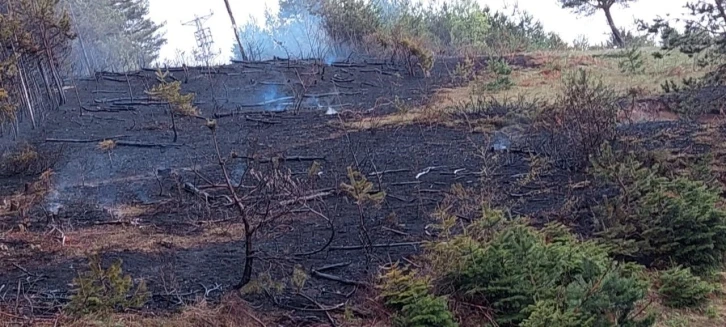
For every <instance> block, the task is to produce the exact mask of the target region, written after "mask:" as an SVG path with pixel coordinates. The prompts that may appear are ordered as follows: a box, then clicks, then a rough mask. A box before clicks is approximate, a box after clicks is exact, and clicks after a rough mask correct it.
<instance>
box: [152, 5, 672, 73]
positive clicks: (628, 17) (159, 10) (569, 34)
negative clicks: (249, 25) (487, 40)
mask: <svg viewBox="0 0 726 327" xmlns="http://www.w3.org/2000/svg"><path fill="white" fill-rule="evenodd" d="M424 1H426V0H424ZM477 1H478V2H479V3H480V4H482V5H487V6H489V7H491V8H492V9H501V8H505V7H506V6H507V5H509V6H511V5H513V4H515V3H519V7H520V8H521V9H524V10H526V11H528V12H530V13H531V14H532V15H534V17H535V18H537V19H539V20H540V21H541V22H542V24H543V25H544V27H545V29H547V30H548V31H554V32H556V33H558V34H559V35H560V36H561V37H562V38H563V39H564V40H565V41H567V42H571V41H572V40H573V39H575V38H576V37H577V36H578V35H580V34H584V35H587V36H588V37H589V39H590V41H591V43H600V42H602V41H604V40H605V39H606V38H607V37H608V32H609V28H608V26H607V23H606V21H605V17H604V15H603V14H601V13H598V14H597V15H595V16H592V17H577V16H576V15H574V14H572V13H570V12H569V11H567V10H563V9H561V8H560V7H559V6H558V4H557V0H477ZM229 2H230V5H231V7H232V11H233V13H234V15H235V18H236V20H237V24H238V26H242V25H243V24H244V22H245V21H246V20H247V19H248V17H249V16H250V15H253V16H256V17H259V19H260V20H262V17H263V13H264V10H265V8H266V7H269V8H270V9H272V10H277V0H229ZM684 3H685V0H638V1H637V2H636V3H633V4H632V5H631V6H630V8H627V9H623V8H616V9H614V10H613V16H614V18H615V22H616V24H618V26H620V27H621V28H622V27H631V26H633V21H634V19H635V18H636V17H637V18H641V19H650V18H654V17H656V16H657V15H661V16H664V15H666V14H671V15H672V16H680V15H681V14H682V13H683V12H684V10H683V5H684ZM150 4H151V6H150V7H151V8H150V11H151V18H152V19H153V20H155V21H157V22H164V21H165V22H166V37H167V39H168V44H167V45H166V46H164V48H162V51H161V57H162V60H163V58H167V59H172V58H174V57H175V54H176V51H177V49H178V50H184V51H186V52H187V53H189V54H190V53H191V50H192V49H193V48H194V46H195V41H194V31H195V28H194V27H191V26H183V25H182V22H186V21H189V20H191V19H193V18H194V16H195V15H198V16H204V15H206V14H209V13H210V11H211V12H213V13H214V14H213V16H212V17H211V18H210V19H209V20H208V21H207V22H206V26H207V27H209V29H210V30H211V33H212V36H213V39H214V42H215V48H217V49H218V50H220V51H221V55H220V56H219V58H218V59H220V60H225V61H226V60H227V59H229V57H230V56H231V49H232V45H233V44H234V42H235V41H234V34H233V32H232V27H231V24H230V20H229V16H228V15H227V10H226V8H225V6H224V0H150Z"/></svg>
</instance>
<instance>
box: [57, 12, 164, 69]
mask: <svg viewBox="0 0 726 327" xmlns="http://www.w3.org/2000/svg"><path fill="white" fill-rule="evenodd" d="M59 6H60V7H61V8H66V9H67V10H68V11H69V13H70V14H71V17H72V19H73V30H74V31H75V32H76V34H77V35H78V39H76V40H75V41H74V44H73V47H72V51H71V53H70V55H71V60H69V63H80V65H76V66H75V67H73V68H74V70H75V71H74V72H75V73H84V74H90V73H92V72H95V71H103V70H108V71H110V70H113V71H129V70H134V69H139V68H142V67H148V66H150V65H151V64H152V63H153V62H154V61H155V60H156V59H158V56H159V50H160V49H161V47H162V46H163V45H164V44H165V43H166V39H165V38H164V35H163V33H162V28H163V27H164V24H157V23H155V22H153V21H152V20H151V19H150V18H149V17H148V14H149V0H61V1H60V3H59ZM81 42H83V44H82V45H81Z"/></svg>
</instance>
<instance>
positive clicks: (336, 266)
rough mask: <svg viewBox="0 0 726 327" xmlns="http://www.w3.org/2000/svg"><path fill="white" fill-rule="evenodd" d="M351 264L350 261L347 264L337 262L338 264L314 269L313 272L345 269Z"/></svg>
mask: <svg viewBox="0 0 726 327" xmlns="http://www.w3.org/2000/svg"><path fill="white" fill-rule="evenodd" d="M351 264H353V262H350V261H348V262H339V263H334V264H330V265H327V266H322V267H320V268H316V269H314V270H315V271H325V270H330V269H335V268H340V267H347V266H350V265H351Z"/></svg>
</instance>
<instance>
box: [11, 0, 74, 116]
mask: <svg viewBox="0 0 726 327" xmlns="http://www.w3.org/2000/svg"><path fill="white" fill-rule="evenodd" d="M57 2H58V1H57V0H32V1H31V0H14V1H11V2H7V1H6V2H4V3H3V5H2V8H1V9H0V44H2V48H3V51H2V52H0V124H3V123H7V122H14V121H15V120H16V119H17V118H18V117H19V116H20V115H21V114H22V113H25V111H26V110H27V113H28V115H29V116H30V117H31V118H32V120H33V124H35V121H34V115H36V114H35V113H34V112H33V108H36V110H37V108H42V107H52V106H53V105H58V104H62V103H63V102H64V101H65V95H64V91H63V90H62V85H61V83H60V80H59V76H58V71H57V63H58V62H62V61H63V59H64V58H63V54H64V51H66V49H67V46H68V43H69V41H70V40H71V39H73V38H74V34H73V33H72V31H71V26H70V18H69V16H68V14H67V13H66V12H65V11H64V10H63V9H62V8H58V7H57ZM19 62H22V63H23V64H22V65H19V64H18V63H19ZM21 74H22V75H21ZM21 77H22V78H21ZM56 78H57V79H56ZM51 79H52V82H51ZM31 81H34V82H35V83H37V84H36V86H37V89H38V90H37V93H38V94H36V95H35V96H31V95H32V94H33V93H31V92H30V91H29V89H31V87H30V84H31ZM56 96H57V97H58V100H59V101H58V102H56V103H51V104H50V106H47V103H44V101H45V100H43V99H46V98H47V99H54V98H55V97H56ZM22 109H24V110H22ZM16 128H17V125H16Z"/></svg>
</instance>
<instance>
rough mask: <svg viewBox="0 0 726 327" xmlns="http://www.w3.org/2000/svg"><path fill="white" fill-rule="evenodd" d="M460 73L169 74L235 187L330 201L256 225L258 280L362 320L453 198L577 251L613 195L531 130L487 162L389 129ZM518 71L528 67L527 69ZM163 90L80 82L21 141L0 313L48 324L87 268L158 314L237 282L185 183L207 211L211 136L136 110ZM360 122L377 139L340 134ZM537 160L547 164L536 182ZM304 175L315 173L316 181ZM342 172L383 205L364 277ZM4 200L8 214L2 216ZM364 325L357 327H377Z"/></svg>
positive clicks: (372, 222)
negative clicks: (142, 284) (250, 174)
mask: <svg viewBox="0 0 726 327" xmlns="http://www.w3.org/2000/svg"><path fill="white" fill-rule="evenodd" d="M458 62H459V61H458V60H457V59H444V60H439V62H438V63H437V64H436V66H435V67H434V69H433V71H432V73H431V77H429V78H424V77H422V76H409V75H408V74H407V72H406V69H405V68H404V67H402V66H398V65H390V64H388V63H386V62H383V61H367V62H366V61H355V62H339V63H333V64H331V65H326V64H323V63H320V62H316V61H282V60H276V61H267V62H245V63H235V64H232V65H229V66H223V67H217V68H192V67H190V68H186V67H184V68H173V69H169V71H170V72H171V74H172V76H173V79H175V80H180V81H182V90H183V92H191V93H195V94H196V99H195V104H196V106H197V107H198V108H199V109H200V110H201V114H200V116H201V117H204V118H210V119H216V121H217V131H218V135H219V141H220V148H221V149H222V152H223V153H225V154H227V153H230V152H235V153H236V154H237V155H238V156H239V157H241V158H243V159H244V158H247V157H250V158H254V159H251V160H238V161H236V162H235V163H234V164H233V165H231V166H229V167H228V168H230V170H231V173H232V175H233V176H232V179H235V177H238V176H239V175H242V174H243V173H244V172H245V171H246V170H248V169H249V168H250V166H252V165H254V166H255V167H256V168H258V169H265V168H264V167H266V166H272V165H282V166H284V167H285V168H288V169H290V171H291V172H292V174H293V176H307V177H306V178H307V179H306V180H307V181H308V182H309V183H310V185H308V187H307V191H308V192H310V194H318V193H324V195H322V196H320V197H316V208H319V209H320V210H321V211H323V212H324V214H325V216H326V217H328V218H329V219H330V221H331V223H328V222H327V221H326V220H324V219H321V217H320V216H317V215H314V214H311V212H310V210H308V209H309V208H307V207H303V206H301V207H299V208H296V209H295V210H292V211H291V212H290V214H289V215H286V216H285V217H284V218H283V219H282V220H280V221H277V222H276V223H275V224H274V225H270V226H267V227H266V228H265V229H264V231H262V232H261V234H260V239H259V241H258V247H259V253H258V255H259V257H260V260H258V261H257V264H256V265H255V267H254V270H255V274H261V273H269V275H270V276H271V277H272V278H273V279H276V280H283V279H286V278H289V277H288V276H289V275H290V273H291V272H292V270H293V268H294V267H296V266H300V267H302V269H303V270H304V271H306V272H307V273H308V274H310V275H311V278H310V279H309V280H308V281H307V283H306V284H305V289H304V293H305V294H307V295H308V296H310V297H312V298H314V299H316V300H317V301H318V302H320V303H322V304H324V305H326V306H334V305H336V304H338V303H341V302H346V301H352V302H351V303H360V304H364V303H366V301H365V297H366V296H365V295H364V293H365V291H363V289H365V288H366V285H367V284H369V283H370V282H371V277H372V276H374V275H375V274H376V271H377V268H378V267H380V266H381V265H385V264H389V263H391V262H395V261H401V260H404V261H411V260H413V259H414V256H415V255H416V254H417V253H420V249H421V246H422V243H421V242H423V241H426V240H431V239H433V238H435V237H436V235H435V233H434V232H432V230H430V229H429V228H428V227H429V225H430V224H431V223H432V218H431V214H432V212H434V211H435V209H436V208H437V206H438V205H439V204H440V203H441V200H442V199H443V197H444V195H445V194H446V193H447V192H449V190H450V189H451V187H452V185H454V184H461V185H463V186H464V187H466V188H471V189H472V190H474V191H473V192H475V193H477V194H480V195H482V196H486V197H487V198H488V199H490V200H492V201H493V202H494V204H495V205H498V206H503V207H508V208H510V209H511V210H510V211H511V213H512V214H513V215H526V216H530V217H531V218H533V220H534V221H535V223H545V222H547V221H550V220H553V219H557V220H561V221H563V222H565V223H567V224H568V225H570V226H572V227H575V228H576V230H578V231H579V232H580V233H582V234H588V233H589V232H590V231H591V228H590V226H589V224H590V222H589V221H587V220H586V219H580V218H582V217H586V215H585V214H583V215H578V214H575V215H572V212H575V213H587V212H588V211H589V210H590V208H591V206H593V205H594V204H595V203H597V201H599V199H601V198H602V196H603V195H606V194H607V192H608V190H606V189H599V188H597V187H595V186H594V185H593V183H591V181H590V180H588V179H587V177H586V176H585V175H584V174H581V173H577V172H574V171H573V170H572V169H571V168H572V167H570V165H569V164H568V162H567V158H557V157H556V155H555V154H553V153H551V152H552V151H553V150H551V149H549V148H547V147H546V145H544V144H545V143H546V142H544V141H543V142H539V141H538V140H539V139H541V138H544V137H543V136H541V135H539V134H534V133H528V132H527V128H524V129H523V131H520V132H517V133H516V135H517V137H510V138H508V139H507V142H509V143H508V145H509V146H508V151H501V152H499V151H492V144H493V142H495V141H496V135H497V134H496V133H481V130H476V132H472V131H474V129H472V128H471V125H470V124H465V123H460V122H457V120H456V119H454V120H451V121H453V122H452V123H443V122H437V121H436V120H435V119H427V120H426V121H423V120H416V121H414V122H412V123H410V124H401V125H396V124H385V123H382V122H384V121H385V119H386V117H388V116H389V115H391V114H400V113H401V111H403V110H406V109H405V108H401V107H402V106H405V107H406V108H415V107H426V106H430V105H431V104H432V103H434V102H435V101H437V99H436V96H437V94H439V93H438V91H440V90H441V89H444V88H450V87H453V86H455V85H454V84H453V82H452V78H451V72H452V71H453V70H454V67H455V66H456V64H457V63H458ZM511 63H512V64H513V65H515V66H519V67H524V66H532V65H533V63H532V61H531V60H530V58H527V57H517V58H513V59H512V60H511ZM478 65H479V66H482V65H484V59H482V61H481V62H479V63H478ZM156 83H157V80H156V75H155V72H154V71H153V70H148V71H147V70H145V71H138V72H130V73H124V74H118V73H98V74H97V75H96V76H95V78H93V79H89V80H78V81H73V82H71V83H70V84H75V87H71V88H69V89H68V90H67V95H68V98H69V99H70V103H69V104H67V105H65V106H63V107H62V108H60V109H59V110H57V111H55V112H51V113H49V114H48V116H47V117H45V119H44V123H43V125H42V126H41V127H39V128H38V129H36V130H33V131H29V132H28V133H27V135H26V136H25V137H24V142H27V143H29V144H31V145H32V146H34V147H35V148H36V149H37V152H38V153H39V154H40V155H42V156H45V157H47V158H48V159H47V160H48V162H47V163H44V164H38V165H37V166H33V167H32V168H33V169H28V170H27V171H26V173H25V174H13V175H12V176H8V177H7V178H3V182H2V185H0V190H2V196H3V197H4V198H6V199H7V200H6V202H5V205H6V207H7V208H5V211H4V212H3V215H2V216H0V227H2V230H3V234H2V238H0V244H1V245H2V248H0V250H1V252H0V258H2V261H3V264H2V267H0V299H2V300H3V301H4V303H13V304H16V305H17V306H19V307H20V308H21V309H20V311H16V312H22V313H23V314H25V315H35V316H45V315H50V314H52V313H54V312H56V311H57V310H58V309H59V305H61V304H64V303H66V302H67V300H68V298H69V296H70V293H69V292H70V289H71V287H70V286H69V283H71V281H72V279H73V278H74V277H75V276H77V272H78V271H79V270H83V269H85V265H86V263H87V259H86V254H87V253H90V252H98V253H100V254H101V256H102V258H103V259H104V262H105V263H109V262H110V261H112V260H114V259H116V258H121V259H122V260H123V268H124V271H125V272H126V273H128V274H130V275H132V276H134V278H138V279H144V280H146V281H147V283H148V285H149V290H150V291H151V293H152V297H151V302H150V303H149V304H148V307H149V308H151V309H168V308H176V307H178V306H180V305H182V304H184V303H185V302H188V301H193V300H194V299H198V298H199V297H205V298H208V299H218V298H219V297H220V296H221V295H222V294H223V292H226V291H229V290H231V289H232V288H233V286H234V285H235V284H236V283H237V282H238V281H239V278H240V274H241V269H242V268H241V267H242V262H243V260H244V250H243V240H242V237H241V235H243V234H242V232H241V230H242V226H240V223H239V221H238V220H237V219H235V213H234V211H232V210H230V208H229V207H227V206H225V205H224V204H221V203H220V202H219V201H211V202H210V201H205V200H204V199H202V198H201V197H200V196H199V194H195V192H190V190H189V189H185V188H184V184H185V183H189V184H191V185H194V186H195V187H198V188H201V189H202V190H204V191H205V192H209V193H210V194H216V193H215V192H217V191H216V190H217V189H219V188H218V187H217V185H215V183H221V181H222V180H223V179H222V176H221V174H220V169H219V165H218V161H217V158H216V155H215V152H214V147H213V144H212V141H211V135H210V133H209V130H208V129H207V128H206V127H205V126H204V122H205V121H204V120H203V119H200V117H185V118H180V119H178V120H177V125H178V126H177V127H178V132H179V140H178V142H176V143H173V142H172V133H171V131H170V124H171V122H170V118H169V114H168V113H167V110H168V108H167V106H166V104H164V103H159V102H157V101H155V100H153V99H151V98H149V97H148V96H147V95H146V93H145V90H148V89H149V88H150V87H151V86H153V85H154V84H156ZM332 111H334V112H335V113H334V114H330V113H332ZM483 115H486V114H483ZM377 117H378V118H377ZM479 118H482V119H483V118H487V117H479ZM467 119H468V118H467ZM364 120H365V121H367V122H369V123H370V122H373V125H372V126H367V128H352V127H351V126H355V125H354V123H355V122H360V121H364ZM376 122H381V123H380V125H376ZM351 124H353V125H351ZM369 125H370V124H369ZM620 132H621V133H622V134H623V135H624V136H625V138H626V139H629V140H633V142H637V143H641V144H643V145H645V146H646V147H649V148H652V149H661V150H663V151H673V152H677V153H679V154H680V155H682V156H688V155H689V154H698V153H703V152H708V151H711V150H712V147H713V145H714V144H716V143H718V142H717V135H719V133H721V131H719V130H714V129H713V128H711V127H710V125H707V124H701V123H683V122H678V121H673V122H644V123H637V124H633V125H628V126H626V127H623V128H621V131H620ZM508 135H509V134H508ZM714 135H716V137H714ZM103 140H115V141H116V146H115V148H113V149H112V150H110V151H108V150H103V149H99V142H100V141H103ZM538 155H547V156H549V157H551V158H554V159H553V160H552V161H550V162H548V164H546V165H543V166H541V167H540V166H538V164H537V162H536V157H537V156H538ZM716 155H719V153H718V152H716ZM51 159H52V160H51ZM314 164H315V165H318V164H319V169H316V172H315V174H312V175H311V174H310V173H309V172H310V170H311V166H312V165H314ZM348 167H357V170H358V171H360V172H361V173H362V174H364V175H365V176H366V177H367V178H368V179H369V180H370V181H371V182H372V183H373V185H375V189H376V190H383V191H385V192H386V198H385V201H384V202H383V203H382V204H381V205H380V206H371V207H367V208H366V214H365V218H364V219H365V220H366V224H367V226H368V229H369V233H370V236H371V243H373V244H374V245H375V246H374V248H373V252H372V258H373V260H371V261H370V262H367V261H366V260H363V259H362V258H364V257H365V252H364V249H363V248H362V247H361V242H360V239H359V235H358V233H359V221H360V215H359V210H358V208H357V206H356V205H355V203H354V200H352V199H351V198H350V197H349V196H347V195H346V194H345V192H343V191H341V188H340V185H341V183H344V182H346V181H347V180H348V177H347V169H348ZM44 168H52V170H53V176H52V177H51V178H50V182H49V184H48V185H49V187H48V189H47V190H45V191H43V192H39V191H36V190H35V187H36V186H37V184H38V182H37V180H38V175H37V173H40V172H41V171H42V170H44ZM34 173H36V174H34ZM210 181H213V182H212V183H211V184H210V183H209V182H210ZM12 201H16V202H17V203H18V204H16V206H15V207H12V208H11V204H10V202H12ZM21 203H22V205H21ZM456 205H461V206H465V205H474V206H476V205H479V204H478V203H474V204H471V203H458V204H456ZM462 212H465V210H462ZM459 218H460V219H461V220H462V221H469V220H472V219H474V218H475V217H467V216H461V217H459ZM49 223H50V225H53V226H55V227H48V226H49ZM331 237H332V238H331ZM328 243H329V244H328ZM320 249H322V250H321V251H319V252H317V251H316V250H320ZM309 252H316V253H314V254H308V253H309ZM323 268H327V269H323ZM316 272H318V273H323V272H324V273H327V274H329V275H331V276H333V277H336V278H337V279H338V280H331V278H329V277H330V276H327V277H326V276H322V277H321V275H320V274H317V275H316ZM247 299H248V300H250V301H252V302H253V303H256V304H261V305H264V306H265V307H266V308H278V309H283V310H285V311H293V312H298V313H299V314H293V315H288V317H287V318H284V319H292V320H295V319H298V318H299V319H300V321H304V320H305V319H303V318H300V317H304V316H309V315H308V313H309V312H304V311H297V310H295V309H296V308H298V309H299V308H310V305H311V303H310V302H309V301H307V300H305V299H304V298H300V297H296V296H295V295H294V294H286V293H282V294H280V295H276V296H273V297H268V296H259V295H258V296H254V295H250V296H248V298H247ZM362 308H363V307H361V309H359V312H358V313H361V314H365V313H366V312H368V313H370V311H365V310H364V309H362ZM296 317H297V318H296ZM319 318H320V319H324V315H320V317H319ZM298 322H299V321H298Z"/></svg>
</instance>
